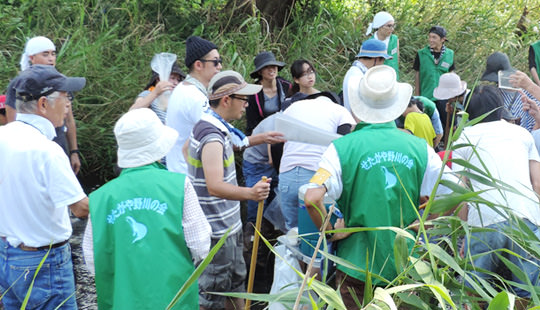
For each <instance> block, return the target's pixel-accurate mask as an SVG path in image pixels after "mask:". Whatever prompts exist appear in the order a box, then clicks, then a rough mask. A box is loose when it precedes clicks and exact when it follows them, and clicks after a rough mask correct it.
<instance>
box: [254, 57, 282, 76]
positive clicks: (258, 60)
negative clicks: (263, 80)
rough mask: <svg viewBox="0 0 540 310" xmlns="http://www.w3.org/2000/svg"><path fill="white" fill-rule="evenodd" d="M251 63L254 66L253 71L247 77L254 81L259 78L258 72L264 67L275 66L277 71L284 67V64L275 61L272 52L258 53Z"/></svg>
mask: <svg viewBox="0 0 540 310" xmlns="http://www.w3.org/2000/svg"><path fill="white" fill-rule="evenodd" d="M253 63H254V64H255V70H253V71H252V72H251V73H250V74H249V76H251V77H252V78H254V79H256V78H257V77H258V76H259V71H260V70H261V69H262V68H264V67H266V66H277V67H278V71H280V70H281V69H283V67H285V63H284V62H281V61H277V60H276V56H274V53H272V52H260V53H259V54H257V56H255V59H254V60H253Z"/></svg>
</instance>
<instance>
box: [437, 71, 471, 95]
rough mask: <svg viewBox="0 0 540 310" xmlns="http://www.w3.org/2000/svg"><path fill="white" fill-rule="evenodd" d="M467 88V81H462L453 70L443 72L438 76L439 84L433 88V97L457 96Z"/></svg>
mask: <svg viewBox="0 0 540 310" xmlns="http://www.w3.org/2000/svg"><path fill="white" fill-rule="evenodd" d="M466 90H467V82H465V81H462V80H461V79H460V78H459V75H457V74H455V73H454V72H450V73H445V74H443V75H441V77H440V78H439V86H437V87H436V88H435V89H434V90H433V97H435V98H437V99H439V100H447V99H450V98H454V97H457V96H459V95H461V94H463V93H465V91H466Z"/></svg>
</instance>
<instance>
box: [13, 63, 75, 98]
mask: <svg viewBox="0 0 540 310" xmlns="http://www.w3.org/2000/svg"><path fill="white" fill-rule="evenodd" d="M84 85H86V79H85V78H83V77H66V76H65V75H63V74H61V73H60V72H58V71H57V70H56V68H55V67H53V66H51V65H32V66H30V67H29V68H28V69H26V70H24V71H23V72H21V73H20V74H19V76H17V79H16V81H15V83H14V85H13V87H14V88H15V91H16V92H17V99H19V100H23V101H32V100H38V99H39V98H40V97H42V96H47V95H50V94H52V93H53V92H55V91H65V92H74V91H79V90H81V89H82V88H83V87H84Z"/></svg>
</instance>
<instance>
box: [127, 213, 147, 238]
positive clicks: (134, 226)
mask: <svg viewBox="0 0 540 310" xmlns="http://www.w3.org/2000/svg"><path fill="white" fill-rule="evenodd" d="M126 221H127V222H128V223H129V225H130V226H131V230H132V231H133V237H135V238H134V239H133V241H131V243H135V242H137V241H139V240H141V239H142V238H144V237H145V236H146V232H147V231H148V229H147V228H146V226H145V225H144V224H141V223H139V222H137V221H135V219H133V218H132V217H131V216H126Z"/></svg>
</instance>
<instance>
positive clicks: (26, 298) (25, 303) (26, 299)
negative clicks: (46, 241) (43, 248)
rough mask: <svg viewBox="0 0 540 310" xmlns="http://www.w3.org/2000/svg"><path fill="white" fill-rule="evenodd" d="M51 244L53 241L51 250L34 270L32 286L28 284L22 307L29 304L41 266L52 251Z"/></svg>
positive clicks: (24, 307)
mask: <svg viewBox="0 0 540 310" xmlns="http://www.w3.org/2000/svg"><path fill="white" fill-rule="evenodd" d="M51 246H52V242H51V244H50V245H49V250H47V253H45V255H44V256H43V258H42V259H41V261H40V262H39V265H38V267H37V268H36V272H34V277H33V278H32V282H30V286H28V291H27V292H26V295H25V296H24V300H23V302H22V304H21V309H26V305H27V304H28V299H30V294H32V288H33V287H34V282H35V281H36V277H37V275H38V273H39V271H40V270H41V267H43V264H44V263H45V260H46V259H47V257H48V256H49V253H50V252H51Z"/></svg>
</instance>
